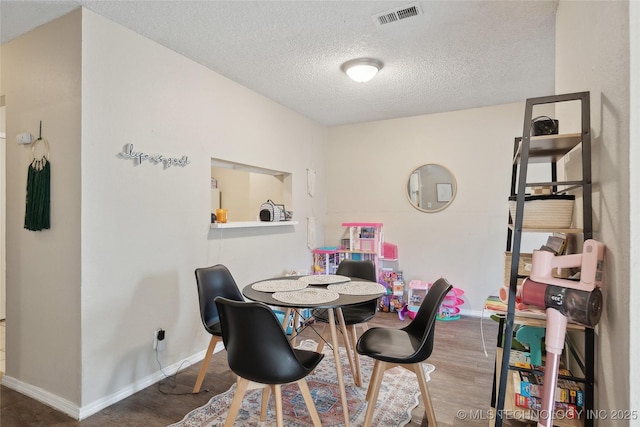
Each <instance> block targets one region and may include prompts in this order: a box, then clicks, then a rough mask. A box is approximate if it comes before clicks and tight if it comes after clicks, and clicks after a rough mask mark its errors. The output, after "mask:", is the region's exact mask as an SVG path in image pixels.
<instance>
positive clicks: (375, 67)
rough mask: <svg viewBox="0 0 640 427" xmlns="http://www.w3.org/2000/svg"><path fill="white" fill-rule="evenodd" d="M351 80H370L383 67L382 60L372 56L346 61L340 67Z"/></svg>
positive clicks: (361, 81)
mask: <svg viewBox="0 0 640 427" xmlns="http://www.w3.org/2000/svg"><path fill="white" fill-rule="evenodd" d="M340 68H341V69H342V71H344V72H345V74H346V75H347V76H349V77H350V78H351V80H353V81H355V82H359V83H364V82H368V81H369V80H371V79H372V78H373V77H374V76H375V75H376V74H377V73H378V71H380V69H381V68H382V62H380V61H378V60H377V59H372V58H358V59H352V60H350V61H347V62H345V63H344V64H342V67H340Z"/></svg>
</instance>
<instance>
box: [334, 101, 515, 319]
mask: <svg viewBox="0 0 640 427" xmlns="http://www.w3.org/2000/svg"><path fill="white" fill-rule="evenodd" d="M523 117H524V103H517V104H509V105H498V106H494V107H487V108H478V109H472V110H465V111H455V112H450V113H443V114H433V115H427V116H419V117H409V118H402V119H396V120H387V121H379V122H371V123H362V124H356V125H349V126H342V127H338V128H333V129H331V130H330V142H329V146H328V158H329V159H331V162H330V164H329V166H328V167H329V170H328V173H327V188H328V192H327V223H326V236H325V241H324V243H325V244H326V245H335V244H338V243H339V238H340V236H341V234H342V231H343V229H342V227H341V226H340V224H341V223H342V222H345V221H368V222H382V223H383V224H384V227H383V231H384V236H385V240H386V241H387V242H391V243H394V244H396V245H398V253H399V256H398V258H399V268H400V270H402V271H403V273H404V278H405V281H409V280H412V279H422V280H428V281H435V280H436V279H438V278H439V277H441V276H445V277H447V278H448V279H449V280H450V281H451V282H452V283H453V284H454V285H455V286H457V287H459V288H461V289H463V290H464V291H465V300H466V304H465V305H464V306H463V309H465V310H471V311H476V312H477V313H479V312H480V311H481V310H482V308H483V305H484V301H485V299H486V297H487V296H489V295H491V294H494V295H495V293H496V292H497V290H498V289H499V288H500V286H501V285H502V277H503V274H502V272H503V253H504V250H505V245H506V236H507V228H506V224H507V219H508V208H507V198H508V195H509V189H510V182H511V181H510V180H511V158H512V155H513V141H514V137H515V136H517V135H522V127H523V123H522V120H523ZM424 163H439V164H442V165H444V166H446V167H447V168H449V169H450V170H451V171H452V173H453V174H454V175H455V177H456V180H457V184H458V193H457V195H456V197H455V199H454V201H453V203H452V204H451V205H450V206H449V207H447V208H446V209H445V210H443V211H440V212H437V213H424V212H420V211H418V210H417V209H415V208H413V207H412V206H411V205H410V203H409V200H408V198H407V192H406V186H407V180H408V179H409V175H410V173H411V172H412V171H413V170H414V169H415V168H416V167H418V166H420V165H422V164H424Z"/></svg>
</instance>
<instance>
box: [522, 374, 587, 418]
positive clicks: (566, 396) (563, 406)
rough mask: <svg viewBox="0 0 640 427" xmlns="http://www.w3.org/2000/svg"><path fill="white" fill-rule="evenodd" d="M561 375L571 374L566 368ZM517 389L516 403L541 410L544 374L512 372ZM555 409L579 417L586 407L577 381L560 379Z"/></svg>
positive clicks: (523, 406)
mask: <svg viewBox="0 0 640 427" xmlns="http://www.w3.org/2000/svg"><path fill="white" fill-rule="evenodd" d="M559 374H560V375H565V376H570V375H571V373H570V372H569V371H568V370H566V369H561V370H560V372H559ZM512 375H513V385H514V390H515V404H516V406H518V407H520V408H526V409H533V410H541V409H542V407H541V405H542V396H543V376H542V375H537V374H534V373H533V372H527V371H517V372H512ZM555 400H556V403H555V410H556V411H562V412H563V415H564V417H565V418H579V414H580V412H581V408H583V407H584V392H583V391H582V389H581V388H580V386H579V385H578V383H576V382H575V381H571V380H566V379H558V385H557V388H556V394H555Z"/></svg>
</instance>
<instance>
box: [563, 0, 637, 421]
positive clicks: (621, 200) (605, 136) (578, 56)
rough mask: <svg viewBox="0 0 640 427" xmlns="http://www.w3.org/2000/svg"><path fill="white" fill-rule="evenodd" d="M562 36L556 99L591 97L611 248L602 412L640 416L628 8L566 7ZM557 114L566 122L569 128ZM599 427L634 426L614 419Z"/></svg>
mask: <svg viewBox="0 0 640 427" xmlns="http://www.w3.org/2000/svg"><path fill="white" fill-rule="evenodd" d="M636 17H637V14H636ZM636 25H637V23H636ZM556 31H557V34H556V37H557V43H556V91H557V93H566V92H576V91H582V90H589V91H590V92H591V127H592V141H593V142H592V145H593V165H592V170H593V183H594V186H593V187H594V203H593V210H594V212H593V213H594V238H596V239H598V240H601V241H603V242H604V243H605V245H606V246H607V254H606V264H605V266H606V274H605V277H606V279H605V288H604V295H605V308H604V311H603V315H602V319H601V321H600V324H599V325H598V328H597V329H596V407H597V408H599V409H604V410H607V412H608V411H610V410H629V409H636V410H637V409H638V408H637V407H633V405H630V398H631V396H630V393H629V392H630V384H631V381H633V377H631V376H630V371H631V370H630V368H631V366H633V365H635V363H634V360H633V357H634V356H633V355H634V354H635V352H633V351H631V350H630V349H631V345H633V346H634V347H635V348H637V344H635V341H636V340H635V339H634V338H635V337H634V335H637V334H634V333H633V328H630V327H629V325H630V312H633V311H637V310H638V308H639V307H638V302H637V300H636V301H633V300H632V299H631V298H629V295H630V291H631V287H630V283H631V282H630V271H631V270H630V258H629V254H630V247H631V240H630V235H631V234H630V229H631V227H630V220H631V217H630V215H629V212H630V205H629V201H630V199H631V198H632V197H635V198H636V199H637V197H638V193H637V192H635V193H634V194H632V193H630V191H629V190H630V186H629V171H630V169H631V163H630V157H629V149H630V134H629V129H630V117H629V105H630V74H629V70H630V62H629V60H630V52H631V53H632V54H636V55H637V52H633V51H630V45H629V3H628V2H583V1H582V2H572V1H562V2H560V5H559V8H558V16H557V25H556ZM634 79H636V80H637V75H636V76H635V77H634ZM558 112H559V118H560V120H569V118H568V117H570V116H567V115H563V113H564V111H563V110H562V109H559V110H558ZM637 160H638V159H637V158H636V159H635V161H637ZM636 167H637V166H636ZM635 220H636V221H637V218H636V219H635ZM636 244H637V243H636ZM634 371H636V372H635V380H636V382H637V379H638V372H637V369H635V370H634ZM636 423H637V421H636ZM597 425H602V426H604V425H627V424H626V423H625V422H624V421H622V423H621V421H616V420H612V419H611V417H609V418H608V419H606V420H599V422H598V424H597ZM635 425H638V424H635Z"/></svg>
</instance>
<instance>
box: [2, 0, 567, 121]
mask: <svg viewBox="0 0 640 427" xmlns="http://www.w3.org/2000/svg"><path fill="white" fill-rule="evenodd" d="M410 5H417V6H418V8H419V10H420V11H421V12H422V13H421V14H419V15H417V16H413V17H410V18H406V19H403V20H400V21H396V22H393V23H390V24H385V25H382V26H379V25H376V23H375V21H374V20H373V19H372V15H375V14H379V13H381V12H385V11H388V10H390V9H397V8H402V7H405V6H410ZM79 6H84V7H86V8H87V9H90V10H92V11H94V12H96V13H98V14H100V15H102V16H104V17H106V18H108V19H111V20H113V21H115V22H117V23H119V24H121V25H123V26H124V27H127V28H130V29H131V30H133V31H135V32H137V33H139V34H141V35H143V36H146V37H148V38H150V39H152V40H155V41H156V42H158V43H160V44H161V45H164V46H166V47H168V48H170V49H172V50H174V51H176V52H178V53H180V54H182V55H184V56H186V57H188V58H191V59H192V60H194V61H196V62H198V63H200V64H202V65H204V66H206V67H208V68H210V69H212V70H214V71H216V72H218V73H220V74H222V75H224V76H226V77H228V78H229V79H231V80H234V81H236V82H238V83H240V84H242V85H243V86H246V87H248V88H250V89H252V90H254V91H256V92H258V93H260V94H262V95H264V96H266V97H268V98H270V99H272V100H274V101H276V102H278V103H280V104H282V105H284V106H286V107H288V108H290V109H292V110H294V111H297V112H299V113H301V114H303V115H304V116H306V117H308V118H310V119H313V120H315V121H317V122H319V123H321V124H324V125H327V126H336V125H341V124H349V123H358V122H364V121H371V120H382V119H391V118H397V117H407V116H416V115H422V114H431V113H438V112H445V111H454V110H461V109H468V108H475V107H482V106H488V105H497V104H504V103H511V102H518V101H523V100H524V99H526V98H529V97H533V96H544V95H550V94H553V91H554V70H555V14H556V8H557V1H542V0H535V1H519V0H511V1H478V0H476V1H452V0H449V1H418V2H410V1H238V0H236V1H215V0H212V1H151V0H144V1H142V0H135V1H122V0H120V1H109V0H99V1H96V0H77V1H66V0H64V1H35V0H21V1H12V0H0V37H1V42H2V43H6V42H7V41H10V40H11V39H13V38H15V37H17V36H19V35H21V34H23V33H25V32H27V31H29V30H31V29H33V28H35V27H37V26H39V25H42V24H44V23H46V22H48V21H50V20H52V19H54V18H56V17H59V16H62V15H64V14H66V13H68V12H70V11H71V10H73V9H75V8H77V7H79ZM357 57H373V58H377V59H379V60H381V61H382V62H383V63H384V67H383V69H382V70H381V71H380V73H378V75H377V76H376V77H375V78H374V79H373V80H372V81H370V82H369V83H355V82H352V81H351V80H349V78H347V77H346V75H344V74H343V73H342V72H341V71H340V65H341V64H342V63H343V62H345V61H347V60H349V59H353V58H357Z"/></svg>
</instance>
